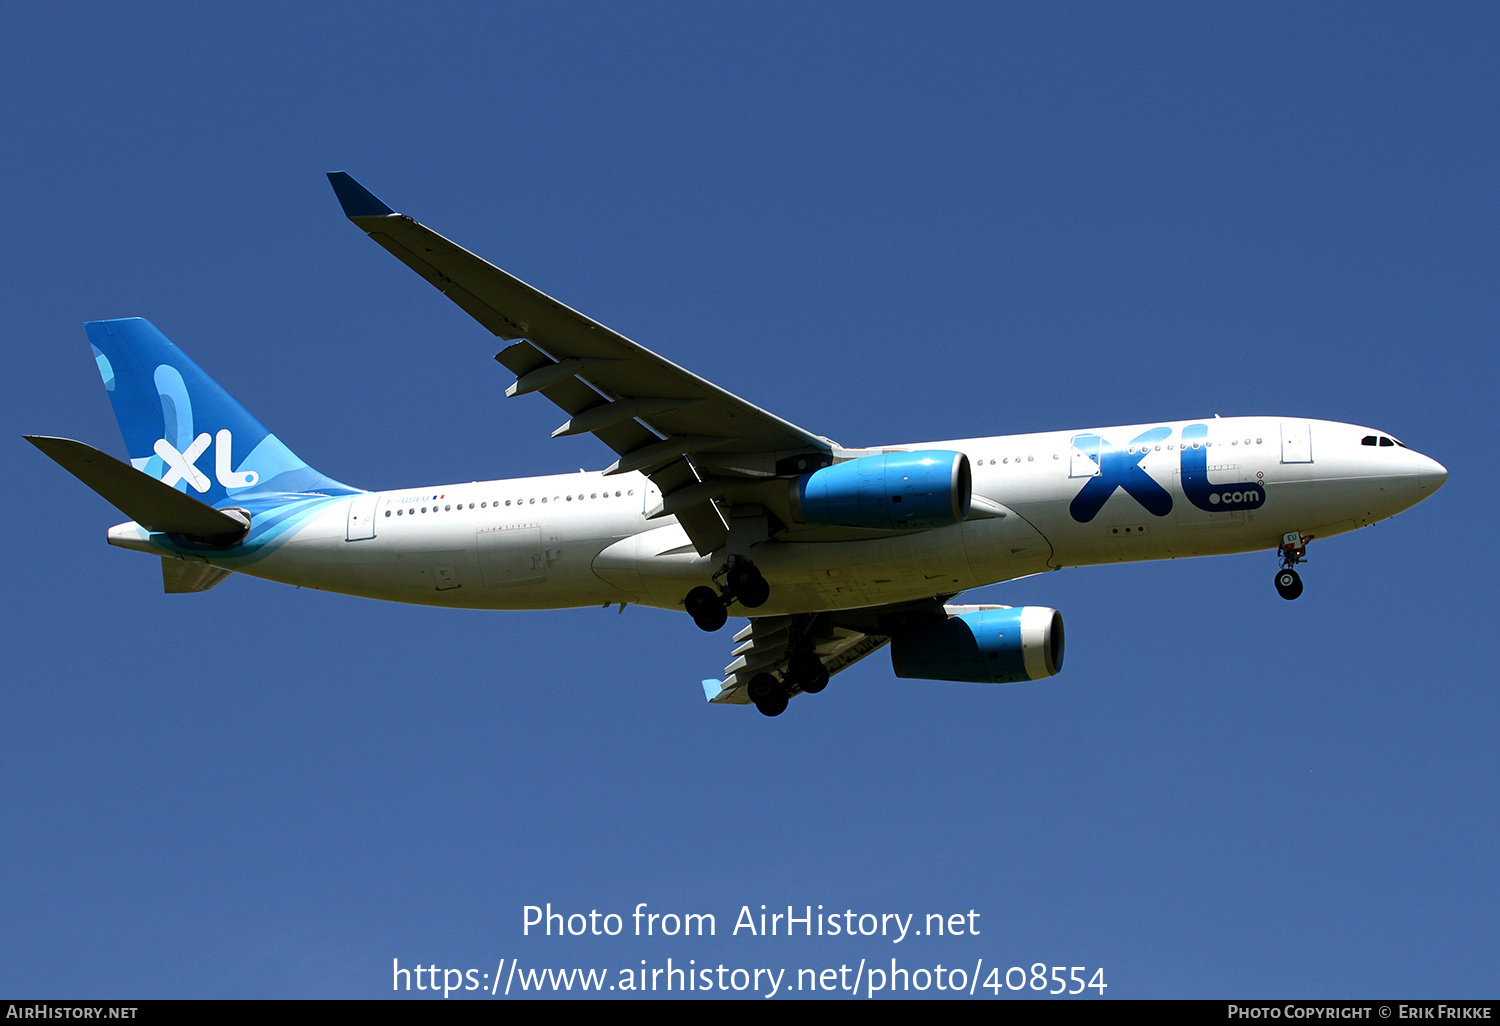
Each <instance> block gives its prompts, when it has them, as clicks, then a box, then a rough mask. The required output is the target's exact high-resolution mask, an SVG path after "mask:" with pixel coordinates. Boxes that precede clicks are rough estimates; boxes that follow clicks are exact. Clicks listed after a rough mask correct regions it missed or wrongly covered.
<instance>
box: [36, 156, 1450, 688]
mask: <svg viewBox="0 0 1500 1026" xmlns="http://www.w3.org/2000/svg"><path fill="white" fill-rule="evenodd" d="M328 177H329V180H330V182H331V183H332V185H333V189H334V193H335V194H336V196H337V198H338V200H339V202H340V204H341V205H342V207H343V211H344V214H345V215H346V216H347V217H348V218H349V220H351V221H352V222H353V223H354V224H355V225H356V226H358V227H359V228H361V229H363V230H364V231H365V232H366V233H367V234H368V235H369V236H370V238H371V239H373V240H374V241H375V242H377V243H378V244H380V245H381V246H382V247H384V248H385V249H386V250H388V251H389V252H390V253H391V254H392V255H394V256H395V257H396V258H397V259H398V260H400V261H401V262H403V263H405V264H406V265H407V266H408V267H410V268H411V269H412V270H414V271H416V272H417V274H419V275H421V276H422V277H423V278H425V279H427V281H428V282H430V283H431V284H432V285H434V286H435V287H437V288H438V289H439V290H440V291H441V292H442V293H443V294H444V295H445V296H447V297H448V298H449V299H451V300H452V301H453V302H454V303H456V304H457V305H458V306H459V308H460V309H462V310H463V311H464V312H466V313H468V314H469V315H470V316H472V317H473V318H474V319H475V320H477V321H479V323H480V324H481V325H483V326H484V327H485V328H487V329H489V330H490V331H491V332H492V333H493V334H494V335H496V336H497V337H498V338H500V339H501V340H502V341H504V342H506V343H508V345H506V347H505V348H504V349H502V350H501V351H500V353H499V354H498V355H496V357H495V359H496V360H497V361H498V362H499V363H500V364H501V365H502V366H503V367H504V368H506V369H507V370H508V371H510V372H511V373H512V374H514V375H515V381H514V383H512V384H511V385H510V386H509V388H507V390H506V394H507V395H509V396H520V395H528V394H531V393H540V395H541V396H542V397H543V398H545V399H548V400H550V401H551V402H553V403H555V404H556V405H557V406H559V407H561V408H562V411H563V413H564V414H565V415H566V417H567V419H566V420H564V421H563V422H562V423H561V424H560V425H559V426H558V428H557V430H555V431H554V432H553V433H552V434H553V436H554V437H558V436H567V435H579V434H592V435H594V436H595V437H597V438H598V439H599V440H600V441H602V442H603V443H604V444H605V445H607V446H608V447H609V448H610V449H612V450H613V451H614V452H615V453H616V454H617V455H618V457H619V458H618V459H616V460H615V461H614V462H613V463H611V464H610V465H609V466H608V467H606V468H605V469H603V470H601V471H597V472H592V473H586V472H582V471H580V472H579V473H576V474H559V475H554V476H547V477H530V478H518V479H513V480H501V481H482V482H469V483H457V484H440V485H432V486H428V487H421V488H404V489H393V490H387V491H366V490H363V489H360V488H354V487H350V486H349V485H345V484H342V483H340V482H338V481H335V480H333V479H332V478H329V477H326V476H324V475H323V474H321V473H319V472H318V471H316V470H314V469H313V468H312V467H309V466H308V465H307V464H306V463H304V462H303V461H302V460H301V459H299V458H298V457H297V456H296V455H295V454H294V453H293V452H292V451H291V450H290V449H289V448H287V446H286V445H284V444H283V443H282V442H281V441H280V439H278V438H277V437H276V436H275V435H273V434H271V433H270V432H269V431H267V430H266V429H265V428H264V427H263V426H262V425H261V424H260V422H259V421H258V420H256V419H255V417H254V416H252V415H251V414H250V413H249V412H248V411H246V410H245V409H244V407H242V406H241V405H240V404H239V403H238V402H236V401H235V400H234V399H232V398H231V397H230V396H229V394H228V393H227V392H225V391H224V389H223V388H221V387H220V386H219V385H218V384H217V383H216V382H215V381H214V380H213V379H212V378H210V377H209V376H208V375H207V374H206V373H204V372H203V371H202V370H201V369H199V367H198V365H197V364H195V363H194V362H193V361H192V360H190V359H189V358H188V357H187V356H186V355H185V354H184V353H183V352H182V351H181V350H180V349H178V348H177V347H176V346H175V345H173V344H172V342H170V341H169V340H168V339H167V338H166V336H165V335H163V334H162V333H161V332H160V331H158V330H157V329H156V328H155V327H154V326H153V325H152V324H151V323H150V322H148V321H145V320H142V319H140V318H125V319H119V320H104V321H93V322H90V323H89V324H88V325H87V326H86V330H87V333H88V339H89V342H90V344H91V347H92V349H93V354H94V359H95V361H96V363H97V365H98V368H99V373H100V375H101V377H102V378H103V381H104V387H105V390H106V392H107V394H108V395H109V399H110V403H111V405H112V407H113V409H114V412H115V416H116V419H117V420H118V422H119V425H120V430H121V433H122V434H123V435H124V439H125V448H126V450H127V452H128V456H129V461H130V462H129V463H124V462H121V461H120V460H117V459H115V458H114V457H112V456H109V455H107V454H106V453H104V452H101V451H100V450H98V449H96V448H93V447H92V446H89V445H86V444H84V443H83V442H78V441H73V440H70V439H65V438H54V437H48V436H33V435H28V436H26V437H27V438H28V439H29V440H30V441H31V442H32V443H33V444H35V445H36V446H37V448H39V449H41V450H42V451H43V452H44V453H46V454H47V455H48V456H50V457H51V458H52V459H53V460H55V461H56V462H57V463H59V464H60V465H62V467H63V468H64V469H66V470H68V471H69V472H71V473H72V474H73V475H74V476H76V477H77V478H79V479H80V480H81V481H82V482H83V483H84V484H86V485H88V486H89V487H90V488H92V489H93V490H94V491H95V492H97V493H98V494H99V495H101V496H102V497H103V498H105V499H106V500H108V501H109V502H110V503H111V504H112V505H114V506H115V507H116V508H117V509H119V510H120V511H121V512H122V513H123V514H124V515H125V516H127V517H129V518H130V522H128V523H123V524H120V525H118V526H115V527H112V528H110V529H109V533H108V540H109V542H110V544H112V545H118V546H121V547H123V548H128V549H136V550H139V551H141V552H147V553H151V554H153V555H156V556H159V557H160V558H161V565H162V579H163V584H164V588H165V590H166V591H167V592H173V593H183V592H198V591H206V590H208V589H210V588H213V587H215V586H216V585H218V584H220V583H221V582H222V581H224V580H225V579H226V578H228V577H229V576H230V575H232V574H236V573H239V574H247V575H250V576H253V577H261V578H265V579H267V580H272V581H280V582H282V583H284V584H291V585H296V586H298V587H304V588H318V589H323V590H326V591H333V592H341V593H344V594H349V595H360V596H365V597H368V598H374V599H385V600H389V601H393V602H410V603H422V604H426V605H434V606H452V607H458V608H467V609H555V608H564V607H573V606H587V605H601V604H602V605H606V606H609V605H614V604H619V605H620V607H621V608H622V609H623V608H624V606H625V605H626V604H630V603H635V604H640V605H647V606H655V607H658V608H662V609H673V610H684V611H685V612H687V614H688V615H689V616H691V617H692V619H693V621H694V622H695V623H696V624H697V626H698V627H700V628H702V629H703V630H705V631H717V630H719V629H720V628H722V627H723V626H724V625H725V623H726V622H727V621H728V618H729V616H730V614H731V613H733V614H735V615H736V616H741V615H742V616H745V617H748V618H749V625H748V626H746V627H745V628H744V629H742V630H740V631H739V632H738V633H737V634H735V635H734V641H735V642H736V643H737V644H736V647H735V648H734V650H733V652H732V653H731V661H730V662H729V664H728V665H727V666H726V667H725V668H724V673H723V676H722V677H716V678H711V679H708V680H704V681H703V682H702V685H703V690H704V694H705V696H706V697H707V699H708V701H710V702H712V703H718V704H730V705H747V704H754V705H755V706H756V708H757V709H758V710H759V711H760V712H762V713H764V714H765V715H767V716H776V715H779V714H780V713H782V712H783V711H785V709H786V708H787V704H788V701H789V699H791V698H792V697H795V696H797V695H801V694H815V693H818V692H820V691H822V690H823V689H824V688H825V687H827V685H828V682H829V678H830V677H831V676H832V675H833V674H836V673H838V672H839V671H841V670H844V669H846V668H848V667H849V666H851V665H853V664H854V663H855V662H857V661H859V660H860V659H863V658H864V657H865V656H868V655H870V654H871V653H873V652H875V651H877V650H879V649H880V648H882V647H884V646H886V645H889V646H890V650H891V661H892V665H893V668H894V670H895V673H896V674H897V675H898V676H901V677H909V678H921V679H932V680H947V681H965V682H972V683H992V684H997V683H1014V682H1020V681H1030V680H1040V679H1043V678H1046V677H1050V676H1052V675H1054V674H1056V673H1057V672H1058V671H1059V670H1060V669H1061V668H1062V663H1063V652H1064V635H1063V622H1062V617H1061V615H1060V614H1059V613H1058V612H1057V611H1056V610H1054V609H1049V608H1043V607H1037V606H1025V607H1020V608H1014V607H1009V606H1003V605H994V604H982V605H974V604H969V605H965V604H960V603H955V602H954V599H956V598H957V597H958V596H959V595H960V593H962V592H964V591H968V590H970V589H973V588H979V587H982V586H984V585H989V584H995V583H998V582H1002V581H1011V580H1015V579H1017V578H1021V577H1027V576H1031V575H1033V574H1040V573H1044V572H1047V571H1052V570H1058V569H1061V568H1063V567H1077V566H1089V565H1095V564H1101V563H1118V562H1126V561H1132V560H1147V559H1176V558H1181V557H1185V556H1209V555H1218V554H1224V553H1234V552H1249V551H1254V550H1271V551H1273V552H1274V553H1275V554H1276V557H1277V560H1278V563H1279V567H1280V569H1278V570H1277V572H1276V575H1275V586H1276V590H1277V592H1278V593H1279V594H1280V595H1281V596H1282V597H1283V598H1285V599H1295V598H1296V597H1297V596H1298V595H1300V594H1301V592H1302V587H1303V585H1302V580H1301V577H1300V575H1299V573H1298V571H1297V569H1296V567H1297V565H1298V564H1299V563H1300V562H1301V561H1302V560H1303V559H1304V558H1305V556H1306V553H1307V546H1308V544H1309V543H1310V542H1312V541H1313V540H1314V539H1323V538H1330V537H1332V536H1334V535H1337V534H1343V533H1345V532H1347V531H1353V530H1355V529H1356V528H1360V527H1367V526H1369V525H1371V524H1373V523H1375V522H1377V521H1380V520H1384V519H1386V518H1387V517H1391V516H1394V515H1395V514H1397V513H1399V512H1401V511H1402V510H1404V509H1406V508H1408V507H1410V506H1412V505H1414V504H1416V503H1418V502H1420V501H1422V500H1423V499H1425V498H1427V497H1428V496H1430V495H1432V494H1433V492H1435V491H1437V489H1439V488H1440V487H1442V485H1443V483H1444V482H1445V481H1446V480H1447V477H1448V472H1447V471H1446V470H1445V469H1444V468H1443V466H1442V465H1441V464H1439V463H1438V462H1437V461H1435V460H1433V459H1431V458H1429V457H1427V456H1424V455H1422V454H1420V453H1418V452H1416V451H1414V450H1413V449H1410V448H1408V447H1407V446H1406V445H1404V444H1402V443H1401V441H1400V440H1399V439H1397V438H1396V437H1395V436H1393V435H1391V434H1390V433H1388V432H1385V431H1381V430H1378V429H1375V428H1368V427H1359V426H1355V425H1352V424H1340V423H1334V422H1330V421H1323V420H1311V419H1308V418H1305V417H1291V416H1266V417H1224V418H1220V417H1218V416H1213V417H1200V418H1197V419H1194V420H1184V421H1172V422H1168V423H1149V424H1131V425H1126V426H1120V427H1091V428H1084V429H1080V430H1076V431H1051V432H1043V433H1037V434H1020V435H1002V436H996V437H986V438H963V439H952V440H944V441H931V442H909V443H901V444H894V445H882V446H875V447H870V448H848V447H845V446H842V445H839V444H838V443H836V442H834V441H832V440H830V439H828V438H825V437H823V436H821V435H815V434H813V433H811V432H809V431H807V430H806V429H804V428H801V427H799V426H797V425H795V424H792V423H789V422H788V421H785V420H782V419H781V418H780V417H777V416H776V415H775V414H773V413H769V412H767V411H766V410H762V409H760V408H758V407H756V406H754V405H752V404H750V403H748V402H746V401H745V400H743V399H740V398H739V397H737V396H735V395H732V394H730V393H729V392H726V391H724V390H723V389H721V388H719V387H717V386H715V385H713V384H711V383H710V382H708V381H705V380H704V379H702V378H700V377H698V376H697V375H695V374H693V373H692V372H690V371H688V370H685V369H683V368H681V367H679V366H677V365H676V364H673V363H671V362H669V361H667V360H665V359H663V358H662V357H660V356H658V355H656V354H655V353H653V352H651V351H650V350H648V349H646V348H644V347H642V346H640V345H638V344H636V343H635V342H632V341H630V340H629V339H627V338H625V337H624V336H622V335H620V334H618V333H616V332H614V331H611V330H610V329H609V328H606V327H605V326H604V325H602V324H599V323H597V322H596V321H593V320H591V319H589V318H588V317H586V316H584V315H583V314H580V313H578V312H576V311H574V310H572V309H570V308H569V307H567V306H564V305H563V304H562V303H559V302H557V301H556V300H554V299H552V298H550V297H549V296H547V295H544V294H543V293H541V292H539V291H538V290H536V289H534V288H532V287H531V286H530V285H527V284H525V283H524V282H522V281H520V280H519V279H517V278H515V277H513V276H511V275H510V274H507V273H506V272H505V271H502V270H501V269H500V268H498V267H495V266H494V265H492V264H490V263H488V262H486V261H484V260H483V259H481V258H479V257H478V256H475V255H474V254H473V253H470V252H468V251H467V250H465V249H463V248H461V247H459V246H458V245H456V244H455V243H453V242H450V241H449V240H447V239H445V238H443V237H442V236H441V235H438V234H437V233H436V232H433V231H432V230H431V229H429V228H426V227H425V226H423V225H421V224H419V223H418V222H417V221H415V220H414V219H413V218H411V217H409V216H407V215H405V214H399V213H397V212H395V211H394V210H392V209H391V208H390V207H389V206H387V205H386V204H385V203H383V202H382V201H381V200H379V199H377V198H376V197H375V196H374V195H373V194H372V193H371V192H369V191H368V190H367V189H365V188H364V187H363V186H362V185H360V184H359V183H358V182H356V181H355V180H354V179H353V178H352V177H350V176H349V175H348V174H346V173H344V172H334V173H331V174H330V175H329V176H328Z"/></svg>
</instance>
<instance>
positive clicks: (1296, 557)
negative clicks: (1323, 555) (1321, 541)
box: [1276, 531, 1311, 601]
mask: <svg viewBox="0 0 1500 1026" xmlns="http://www.w3.org/2000/svg"><path fill="white" fill-rule="evenodd" d="M1310 540H1311V539H1308V538H1304V537H1303V535H1302V534H1301V532H1299V531H1293V532H1291V533H1290V534H1288V535H1286V536H1285V537H1283V538H1282V539H1281V548H1280V549H1278V550H1277V551H1278V552H1279V553H1281V569H1280V570H1278V571H1276V594H1278V595H1280V596H1281V597H1282V598H1284V599H1286V600H1287V601H1291V600H1292V599H1294V598H1296V597H1297V596H1298V595H1301V594H1302V576H1301V575H1300V574H1299V573H1297V571H1296V570H1294V569H1293V567H1295V566H1296V565H1297V564H1298V563H1300V562H1302V561H1303V560H1304V559H1306V558H1307V542H1308V541H1310Z"/></svg>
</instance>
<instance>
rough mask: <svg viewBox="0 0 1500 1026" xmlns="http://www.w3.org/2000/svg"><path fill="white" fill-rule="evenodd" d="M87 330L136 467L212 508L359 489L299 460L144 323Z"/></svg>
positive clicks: (99, 324) (127, 321) (97, 324)
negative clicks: (263, 499) (295, 494)
mask: <svg viewBox="0 0 1500 1026" xmlns="http://www.w3.org/2000/svg"><path fill="white" fill-rule="evenodd" d="M86 328H87V331H88V336H89V344H90V345H91V347H92V348H93V350H94V359H95V360H96V361H97V363H98V365H99V374H100V376H101V377H102V378H103V379H104V388H105V390H106V391H108V392H109V401H110V403H111V404H112V405H113V406H114V411H115V419H116V420H117V421H119V424H120V433H121V434H123V435H124V436H125V449H126V451H127V452H128V454H129V456H130V463H131V465H132V466H134V467H135V468H136V469H137V470H140V471H143V472H144V473H146V474H149V475H150V476H152V477H154V478H156V479H157V480H159V481H162V482H164V483H166V484H168V485H171V486H172V487H174V488H176V489H177V490H179V491H182V492H186V493H187V494H188V495H191V496H193V497H194V498H196V499H199V500H200V501H202V502H205V503H208V504H209V505H211V506H223V505H240V504H243V503H245V502H249V501H253V500H255V499H258V498H271V497H274V496H276V495H285V494H288V493H318V494H323V495H348V494H352V493H354V492H357V491H358V490H359V489H356V488H350V487H349V486H348V485H345V484H340V483H339V482H337V481H334V480H333V479H331V478H328V477H324V476H323V475H322V474H320V473H318V472H317V471H316V470H314V469H313V468H311V467H309V466H308V465H307V464H306V463H304V462H303V461H302V460H301V459H300V458H298V456H297V455H296V454H295V453H293V452H292V451H291V450H290V449H288V448H287V447H286V446H285V445H283V444H282V442H281V440H280V439H278V438H277V437H276V436H275V435H273V434H271V433H270V432H269V431H267V430H266V429H265V427H264V426H262V424H261V423H260V421H258V420H256V419H255V418H254V417H253V416H251V415H250V412H249V411H248V410H246V409H245V408H244V407H243V406H241V405H240V404H239V403H238V402H236V401H235V400H234V398H233V397H231V396H230V394H229V393H228V392H226V391H224V389H223V388H222V387H220V386H219V384H218V382H216V381H214V379H213V378H210V377H209V376H208V375H207V374H205V373H204V372H203V370H202V369H201V368H200V367H199V366H198V365H197V364H196V363H194V362H193V361H192V360H190V359H188V357H187V354H185V353H184V352H183V351H182V350H181V349H178V348H177V347H176V346H175V345H173V344H172V342H171V340H170V339H168V338H167V336H165V335H163V334H162V333H161V332H160V331H158V330H157V328H156V326H155V325H154V324H152V323H151V322H150V321H147V320H144V319H143V318H140V317H126V318H121V319H119V320H112V321H90V322H89V323H88V324H87V325H86Z"/></svg>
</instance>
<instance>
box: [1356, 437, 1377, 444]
mask: <svg viewBox="0 0 1500 1026" xmlns="http://www.w3.org/2000/svg"><path fill="white" fill-rule="evenodd" d="M1359 444H1360V445H1374V444H1375V436H1374V435H1365V437H1363V438H1361V439H1360V440H1359Z"/></svg>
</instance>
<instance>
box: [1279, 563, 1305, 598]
mask: <svg viewBox="0 0 1500 1026" xmlns="http://www.w3.org/2000/svg"><path fill="white" fill-rule="evenodd" d="M1276 594H1278V595H1280V596H1281V597H1282V598H1284V599H1286V600H1287V601H1288V602H1290V601H1291V600H1292V599H1294V598H1296V597H1297V596H1298V595H1301V594H1302V577H1301V575H1300V574H1298V573H1297V571H1295V570H1293V569H1292V568H1291V567H1286V568H1285V569H1282V570H1278V571H1276Z"/></svg>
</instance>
